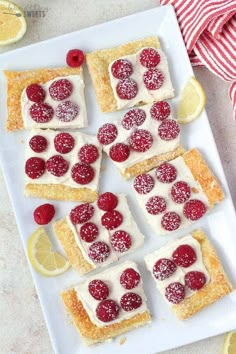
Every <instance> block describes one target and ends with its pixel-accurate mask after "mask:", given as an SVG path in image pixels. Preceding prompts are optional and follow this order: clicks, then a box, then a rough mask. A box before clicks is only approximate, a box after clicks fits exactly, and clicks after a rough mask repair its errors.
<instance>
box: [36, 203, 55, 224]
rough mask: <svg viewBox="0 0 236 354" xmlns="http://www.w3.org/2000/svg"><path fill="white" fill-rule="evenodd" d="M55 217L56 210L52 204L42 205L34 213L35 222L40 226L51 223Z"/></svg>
mask: <svg viewBox="0 0 236 354" xmlns="http://www.w3.org/2000/svg"><path fill="white" fill-rule="evenodd" d="M54 215H55V208H54V206H53V205H52V204H48V203H47V204H42V205H40V206H38V207H37V208H36V209H35V211H34V220H35V222H36V223H37V224H39V225H46V224H48V223H50V221H51V220H52V218H53V217H54Z"/></svg>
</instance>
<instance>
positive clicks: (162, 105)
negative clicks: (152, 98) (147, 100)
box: [150, 101, 171, 121]
mask: <svg viewBox="0 0 236 354" xmlns="http://www.w3.org/2000/svg"><path fill="white" fill-rule="evenodd" d="M170 112H171V109H170V105H169V103H167V102H165V101H160V102H155V103H153V105H152V107H151V109H150V114H151V117H152V118H153V119H155V120H157V121H163V120H164V119H166V118H168V117H169V115H170Z"/></svg>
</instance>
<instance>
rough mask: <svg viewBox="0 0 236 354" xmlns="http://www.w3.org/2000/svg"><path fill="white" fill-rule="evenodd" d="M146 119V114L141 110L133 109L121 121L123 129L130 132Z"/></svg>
mask: <svg viewBox="0 0 236 354" xmlns="http://www.w3.org/2000/svg"><path fill="white" fill-rule="evenodd" d="M145 119H146V113H145V111H144V110H143V109H140V108H134V109H131V110H130V111H128V112H127V113H126V114H125V115H124V118H123V119H122V121H121V124H122V126H123V128H124V129H126V130H130V129H131V128H133V127H135V126H137V127H139V126H140V125H142V124H143V123H144V121H145Z"/></svg>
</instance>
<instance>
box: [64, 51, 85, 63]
mask: <svg viewBox="0 0 236 354" xmlns="http://www.w3.org/2000/svg"><path fill="white" fill-rule="evenodd" d="M83 61H84V53H83V51H82V50H80V49H71V50H69V52H68V53H67V55H66V63H67V65H68V66H70V67H71V68H77V67H79V66H81V65H82V64H83Z"/></svg>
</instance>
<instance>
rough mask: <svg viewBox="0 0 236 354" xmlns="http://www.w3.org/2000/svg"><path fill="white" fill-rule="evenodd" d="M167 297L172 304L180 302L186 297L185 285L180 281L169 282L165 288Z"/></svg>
mask: <svg viewBox="0 0 236 354" xmlns="http://www.w3.org/2000/svg"><path fill="white" fill-rule="evenodd" d="M165 297H166V299H167V300H168V301H169V302H171V303H172V304H179V303H180V302H181V301H183V300H184V298H185V288H184V286H183V285H182V284H181V283H179V282H175V283H171V284H169V285H168V286H167V288H166V290H165Z"/></svg>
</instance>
